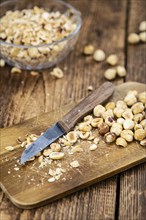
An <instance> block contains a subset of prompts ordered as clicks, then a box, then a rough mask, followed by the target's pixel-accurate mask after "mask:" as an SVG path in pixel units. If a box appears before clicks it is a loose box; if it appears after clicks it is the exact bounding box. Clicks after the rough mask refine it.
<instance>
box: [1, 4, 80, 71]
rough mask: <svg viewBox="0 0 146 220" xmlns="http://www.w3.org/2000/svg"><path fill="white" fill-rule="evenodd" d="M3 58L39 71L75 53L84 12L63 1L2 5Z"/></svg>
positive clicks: (23, 67)
mask: <svg viewBox="0 0 146 220" xmlns="http://www.w3.org/2000/svg"><path fill="white" fill-rule="evenodd" d="M0 7H1V11H0V47H1V51H0V55H1V57H2V58H3V59H4V60H5V61H6V62H7V63H8V64H10V65H12V66H16V67H18V68H21V69H28V70H32V69H33V70H37V69H38V70H39V69H43V68H48V67H51V66H53V65H55V64H56V63H58V62H59V61H61V60H63V59H64V58H65V57H66V56H67V54H68V53H69V52H70V51H71V50H73V48H74V46H75V44H76V41H77V39H78V36H79V31H80V28H81V25H82V19H81V15H80V12H79V11H77V10H76V9H75V8H74V7H72V6H71V5H70V4H67V3H65V2H63V1H59V0H50V1H48V0H44V1H39V0H34V1H32V2H31V1H28V0H24V1H21V2H20V1H19V0H14V1H6V2H4V3H2V4H0Z"/></svg>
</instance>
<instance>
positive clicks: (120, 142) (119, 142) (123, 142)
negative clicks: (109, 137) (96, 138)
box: [116, 137, 128, 147]
mask: <svg viewBox="0 0 146 220" xmlns="http://www.w3.org/2000/svg"><path fill="white" fill-rule="evenodd" d="M116 145H118V146H121V147H127V145H128V144H127V142H126V140H125V139H124V138H122V137H119V138H117V140H116Z"/></svg>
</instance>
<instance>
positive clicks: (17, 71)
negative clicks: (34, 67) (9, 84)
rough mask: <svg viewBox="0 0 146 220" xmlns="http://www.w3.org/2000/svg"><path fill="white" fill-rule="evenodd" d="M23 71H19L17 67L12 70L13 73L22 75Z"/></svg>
mask: <svg viewBox="0 0 146 220" xmlns="http://www.w3.org/2000/svg"><path fill="white" fill-rule="evenodd" d="M21 72H22V71H21V69H19V68H17V67H13V68H12V69H11V73H21Z"/></svg>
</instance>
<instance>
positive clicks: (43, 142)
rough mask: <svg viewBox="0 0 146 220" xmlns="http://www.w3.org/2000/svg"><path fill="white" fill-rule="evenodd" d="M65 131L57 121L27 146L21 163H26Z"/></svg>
mask: <svg viewBox="0 0 146 220" xmlns="http://www.w3.org/2000/svg"><path fill="white" fill-rule="evenodd" d="M65 133H66V132H65V130H64V129H63V128H62V127H61V126H60V125H59V124H58V123H56V124H55V125H53V126H52V127H51V128H49V129H47V130H46V132H45V133H43V134H42V135H41V136H40V137H39V138H38V139H37V140H36V141H34V142H33V143H32V144H30V145H29V146H28V147H27V148H26V150H25V151H24V152H23V154H22V156H21V159H20V163H21V164H24V163H25V162H26V161H28V160H29V159H30V158H31V157H33V156H35V155H36V154H38V153H39V152H40V151H42V150H43V149H44V148H46V147H47V146H48V145H50V144H51V143H53V142H54V141H55V140H57V139H58V138H59V137H61V136H62V135H64V134H65Z"/></svg>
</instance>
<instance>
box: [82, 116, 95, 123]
mask: <svg viewBox="0 0 146 220" xmlns="http://www.w3.org/2000/svg"><path fill="white" fill-rule="evenodd" d="M92 120H93V117H92V115H87V116H85V117H84V122H86V123H88V124H91V121H92Z"/></svg>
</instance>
